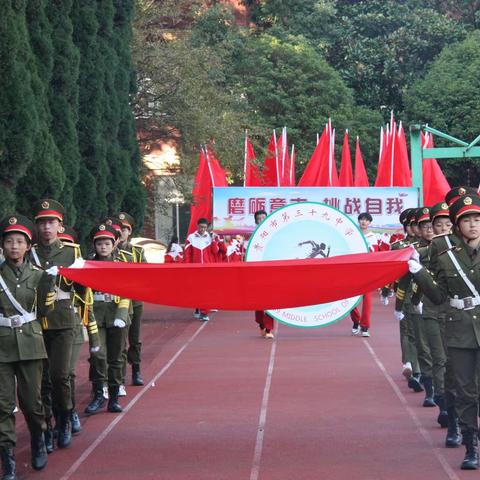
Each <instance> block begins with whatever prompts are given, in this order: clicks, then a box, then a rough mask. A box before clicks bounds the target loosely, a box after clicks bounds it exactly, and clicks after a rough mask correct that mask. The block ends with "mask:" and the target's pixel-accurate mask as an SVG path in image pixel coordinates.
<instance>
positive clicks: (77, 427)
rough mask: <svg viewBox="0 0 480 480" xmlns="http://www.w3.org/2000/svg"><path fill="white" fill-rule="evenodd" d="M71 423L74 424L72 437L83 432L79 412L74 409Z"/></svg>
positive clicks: (71, 414) (71, 413)
mask: <svg viewBox="0 0 480 480" xmlns="http://www.w3.org/2000/svg"><path fill="white" fill-rule="evenodd" d="M70 423H71V424H72V435H75V434H77V433H80V432H81V430H82V424H81V423H80V418H79V416H78V413H77V411H76V410H75V409H74V408H72V410H71V412H70Z"/></svg>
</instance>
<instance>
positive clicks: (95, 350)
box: [90, 347, 100, 353]
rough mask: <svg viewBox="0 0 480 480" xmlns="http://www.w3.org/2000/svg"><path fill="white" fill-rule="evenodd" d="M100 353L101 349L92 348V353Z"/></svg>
mask: <svg viewBox="0 0 480 480" xmlns="http://www.w3.org/2000/svg"><path fill="white" fill-rule="evenodd" d="M99 351H100V347H91V348H90V353H97V352H99Z"/></svg>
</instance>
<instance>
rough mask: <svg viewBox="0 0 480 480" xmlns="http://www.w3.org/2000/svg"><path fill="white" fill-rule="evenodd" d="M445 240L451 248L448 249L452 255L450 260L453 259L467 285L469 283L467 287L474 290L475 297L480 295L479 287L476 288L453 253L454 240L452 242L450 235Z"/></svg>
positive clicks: (448, 252)
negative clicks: (479, 292)
mask: <svg viewBox="0 0 480 480" xmlns="http://www.w3.org/2000/svg"><path fill="white" fill-rule="evenodd" d="M445 241H446V242H447V245H448V247H449V248H450V250H448V251H447V254H448V256H449V257H450V260H451V261H452V263H453V265H454V266H455V268H456V269H457V272H458V273H459V274H460V276H461V277H462V279H463V281H464V282H465V285H467V287H468V288H469V290H470V291H471V292H472V294H473V296H474V297H480V295H479V294H478V292H477V289H476V288H475V285H474V284H473V283H472V282H471V281H470V279H469V278H468V277H467V274H466V273H465V272H464V271H463V269H462V267H461V266H460V264H459V263H458V260H457V259H456V258H455V255H454V254H453V252H452V250H451V249H452V242H450V239H449V238H448V237H446V238H445Z"/></svg>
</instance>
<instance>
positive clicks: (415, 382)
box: [408, 375, 423, 393]
mask: <svg viewBox="0 0 480 480" xmlns="http://www.w3.org/2000/svg"><path fill="white" fill-rule="evenodd" d="M408 388H411V389H412V390H413V391H414V392H417V393H419V392H423V387H422V384H421V383H420V380H419V379H418V377H417V376H415V375H412V376H411V377H410V378H409V379H408Z"/></svg>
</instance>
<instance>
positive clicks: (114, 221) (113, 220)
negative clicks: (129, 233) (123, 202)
mask: <svg viewBox="0 0 480 480" xmlns="http://www.w3.org/2000/svg"><path fill="white" fill-rule="evenodd" d="M101 223H104V224H105V225H109V226H111V227H112V228H114V229H115V230H116V231H117V232H118V233H119V234H120V232H121V231H122V222H121V221H120V219H119V218H118V217H117V216H116V215H110V216H109V217H106V218H104V219H103V220H102V221H101Z"/></svg>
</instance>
